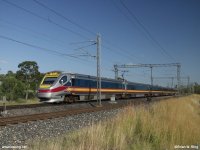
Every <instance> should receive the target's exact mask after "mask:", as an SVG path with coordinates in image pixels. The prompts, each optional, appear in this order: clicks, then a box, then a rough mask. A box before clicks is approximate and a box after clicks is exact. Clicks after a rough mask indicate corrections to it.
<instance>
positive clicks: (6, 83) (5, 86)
mask: <svg viewBox="0 0 200 150" xmlns="http://www.w3.org/2000/svg"><path fill="white" fill-rule="evenodd" d="M24 90H25V84H24V83H23V82H21V81H19V80H17V79H16V78H15V77H6V78H5V79H4V80H3V81H2V85H1V94H2V96H6V98H7V99H8V100H15V99H18V98H22V97H23V96H24Z"/></svg>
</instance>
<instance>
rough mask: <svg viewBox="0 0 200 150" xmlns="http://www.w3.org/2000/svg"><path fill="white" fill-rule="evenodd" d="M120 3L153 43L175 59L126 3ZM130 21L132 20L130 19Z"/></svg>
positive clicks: (121, 0)
mask: <svg viewBox="0 0 200 150" xmlns="http://www.w3.org/2000/svg"><path fill="white" fill-rule="evenodd" d="M120 3H121V4H122V6H123V7H124V8H125V9H126V10H127V12H128V13H129V14H130V15H131V16H132V17H133V19H134V20H135V21H136V22H137V23H138V25H139V26H140V27H141V28H142V29H143V30H144V32H145V33H146V34H147V35H148V36H149V38H150V39H151V40H152V41H153V42H154V44H156V45H157V46H158V47H159V48H160V50H161V52H162V53H163V54H164V55H166V56H168V57H169V58H171V59H172V60H173V61H176V59H175V58H174V57H172V55H170V54H169V52H167V50H166V49H165V48H163V47H162V46H161V45H160V43H159V42H158V41H157V40H156V39H155V38H154V37H153V35H152V34H151V33H150V31H149V30H148V29H147V28H146V27H145V25H144V24H143V23H142V22H141V21H140V20H139V19H138V17H137V16H136V15H135V14H134V13H133V12H132V11H131V10H130V9H129V8H128V7H127V5H126V4H125V3H124V2H123V0H120ZM131 22H132V21H131Z"/></svg>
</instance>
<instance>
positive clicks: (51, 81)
mask: <svg viewBox="0 0 200 150" xmlns="http://www.w3.org/2000/svg"><path fill="white" fill-rule="evenodd" d="M56 79H57V77H46V78H45V79H44V81H43V83H42V84H53V83H54V81H55V80H56Z"/></svg>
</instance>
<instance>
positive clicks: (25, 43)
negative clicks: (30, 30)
mask: <svg viewBox="0 0 200 150" xmlns="http://www.w3.org/2000/svg"><path fill="white" fill-rule="evenodd" d="M0 38H1V39H5V40H9V41H13V42H16V43H19V44H23V45H26V46H29V47H32V48H36V49H40V50H42V51H46V52H50V53H53V54H56V55H59V56H66V57H71V58H76V59H80V58H79V57H77V56H74V54H66V53H61V52H58V51H55V50H51V49H48V48H44V47H40V46H37V45H34V44H30V43H27V42H22V41H19V40H16V39H13V38H10V37H7V36H4V35H0ZM80 60H81V59H80Z"/></svg>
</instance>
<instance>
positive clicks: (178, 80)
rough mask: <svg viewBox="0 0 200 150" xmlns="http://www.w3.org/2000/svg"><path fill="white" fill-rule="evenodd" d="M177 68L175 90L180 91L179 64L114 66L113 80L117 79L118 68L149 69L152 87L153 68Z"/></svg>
mask: <svg viewBox="0 0 200 150" xmlns="http://www.w3.org/2000/svg"><path fill="white" fill-rule="evenodd" d="M173 66H175V67H177V89H178V90H180V82H181V75H180V74H181V64H180V63H169V64H124V65H117V64H115V65H114V72H115V79H117V78H118V71H119V68H139V67H149V68H151V85H153V76H152V74H153V72H152V70H153V67H173Z"/></svg>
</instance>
